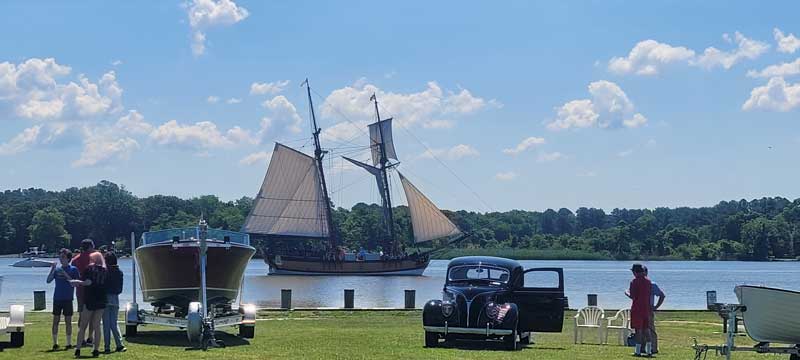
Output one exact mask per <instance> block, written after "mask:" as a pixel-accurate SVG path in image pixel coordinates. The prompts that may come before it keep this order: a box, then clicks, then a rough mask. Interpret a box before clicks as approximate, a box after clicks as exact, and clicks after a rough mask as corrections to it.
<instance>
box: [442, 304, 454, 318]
mask: <svg viewBox="0 0 800 360" xmlns="http://www.w3.org/2000/svg"><path fill="white" fill-rule="evenodd" d="M455 310H456V307H455V305H453V303H452V302H450V301H444V302H442V315H444V317H450V315H453V312H454V311H455Z"/></svg>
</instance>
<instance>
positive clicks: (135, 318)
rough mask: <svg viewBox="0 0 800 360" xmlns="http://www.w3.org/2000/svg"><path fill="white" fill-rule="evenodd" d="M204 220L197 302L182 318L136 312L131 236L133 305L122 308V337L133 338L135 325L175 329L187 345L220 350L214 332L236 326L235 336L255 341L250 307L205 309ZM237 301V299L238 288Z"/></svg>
mask: <svg viewBox="0 0 800 360" xmlns="http://www.w3.org/2000/svg"><path fill="white" fill-rule="evenodd" d="M207 227H208V225H207V224H206V222H205V220H200V229H201V231H200V240H199V241H200V302H191V303H189V309H188V311H187V312H186V316H185V317H178V316H177V314H173V315H170V314H171V312H168V311H167V312H165V311H161V309H158V308H157V309H156V310H153V311H148V310H140V309H139V304H138V303H137V302H136V238H135V237H134V234H133V233H131V254H132V256H133V261H132V262H131V263H132V267H133V271H132V274H133V301H132V302H130V303H128V304H127V305H126V306H125V337H134V336H136V334H137V329H138V326H139V325H145V324H154V325H161V326H168V327H175V328H178V329H182V330H183V329H185V330H186V336H187V338H188V339H189V343H190V344H191V345H192V346H194V347H196V348H200V349H203V350H208V348H209V347H224V346H225V343H223V342H222V341H220V340H217V339H216V337H215V335H214V334H215V332H216V330H217V329H218V328H223V327H230V326H237V325H238V326H239V336H241V337H243V338H247V339H252V338H254V337H255V327H256V307H255V305H252V304H241V303H240V304H239V308H238V310H232V309H230V308H228V309H225V308H220V307H212V308H210V309H209V308H208V307H207V306H206V304H207V303H208V302H207V298H206V259H207V256H206V250H207V244H206V235H207V233H206V230H205V229H207ZM239 291H240V295H239V298H240V299H241V297H242V295H241V288H240V290H239Z"/></svg>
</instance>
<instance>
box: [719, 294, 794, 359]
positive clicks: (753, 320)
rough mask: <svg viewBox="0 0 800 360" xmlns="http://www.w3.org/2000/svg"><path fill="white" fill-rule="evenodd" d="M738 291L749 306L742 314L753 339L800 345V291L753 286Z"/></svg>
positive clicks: (739, 295) (743, 303)
mask: <svg viewBox="0 0 800 360" xmlns="http://www.w3.org/2000/svg"><path fill="white" fill-rule="evenodd" d="M734 292H735V293H736V297H737V298H738V299H739V303H740V304H741V305H743V306H745V307H746V308H745V309H744V311H742V312H741V316H742V319H743V321H744V327H745V330H746V331H747V335H749V336H750V337H751V338H753V340H756V341H759V342H763V343H782V344H800V311H798V309H800V292H797V291H791V290H784V289H776V288H769V287H764V286H752V285H740V286H737V287H736V288H735V289H734Z"/></svg>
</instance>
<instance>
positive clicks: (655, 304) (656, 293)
mask: <svg viewBox="0 0 800 360" xmlns="http://www.w3.org/2000/svg"><path fill="white" fill-rule="evenodd" d="M649 273H650V271H649V270H648V269H647V266H645V267H644V275H645V276H647V277H648V279H649V278H650V275H649ZM650 283H651V284H652V285H651V287H650V308H651V309H652V311H651V312H650V339H651V340H652V343H653V348H652V350H653V354H658V333H657V332H656V310H658V308H660V307H661V305H662V304H664V299H665V298H666V297H667V296H666V295H665V294H664V292H663V291H662V290H661V288H659V287H658V284H656V283H655V281H653V280H652V279H650ZM656 297H657V298H658V301H656Z"/></svg>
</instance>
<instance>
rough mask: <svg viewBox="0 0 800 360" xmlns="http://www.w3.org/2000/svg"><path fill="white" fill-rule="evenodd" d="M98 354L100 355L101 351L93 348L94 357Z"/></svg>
mask: <svg viewBox="0 0 800 360" xmlns="http://www.w3.org/2000/svg"><path fill="white" fill-rule="evenodd" d="M98 356H100V351H99V350H92V357H98Z"/></svg>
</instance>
